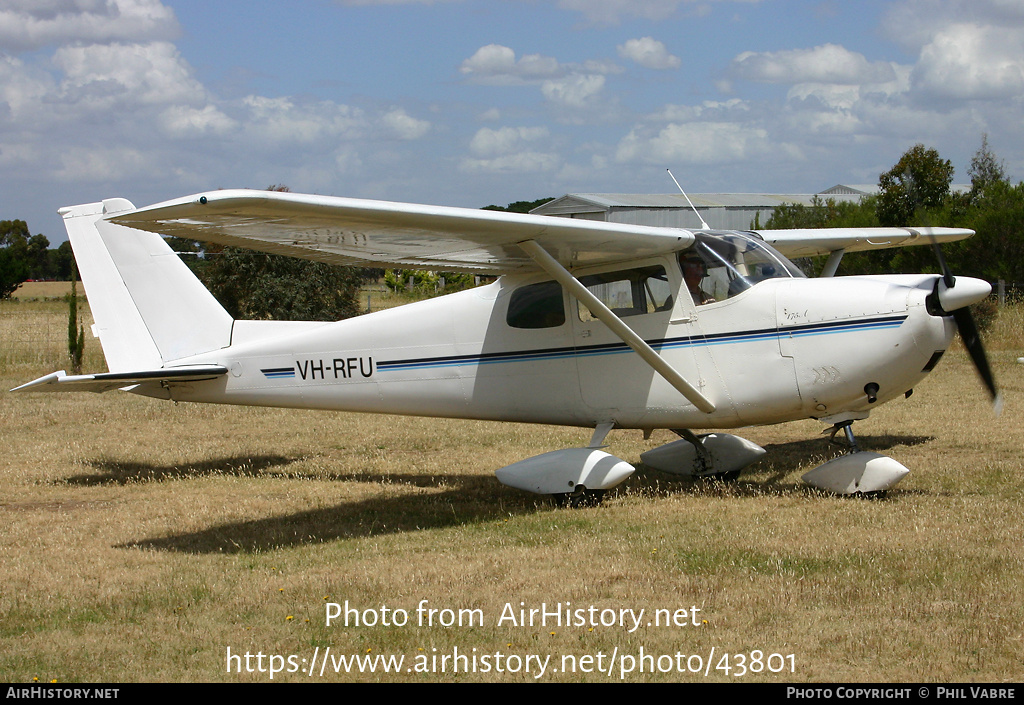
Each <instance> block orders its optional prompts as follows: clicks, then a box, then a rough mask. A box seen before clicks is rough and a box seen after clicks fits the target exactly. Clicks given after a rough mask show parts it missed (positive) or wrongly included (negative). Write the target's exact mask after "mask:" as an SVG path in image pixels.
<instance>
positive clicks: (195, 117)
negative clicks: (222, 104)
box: [159, 105, 238, 139]
mask: <svg viewBox="0 0 1024 705" xmlns="http://www.w3.org/2000/svg"><path fill="white" fill-rule="evenodd" d="M159 122H160V125H161V127H162V128H163V131H164V133H165V134H167V135H169V136H171V137H175V138H181V139H188V138H192V137H198V136H200V135H207V134H212V135H223V134H227V133H229V132H232V131H233V130H235V129H236V128H237V127H238V122H237V121H236V120H232V119H231V118H229V117H228V116H227V115H225V114H224V113H222V112H221V111H220V110H218V109H217V108H215V107H214V106H212V105H207V106H205V107H203V108H199V109H196V108H190V107H188V106H185V105H172V106H171V107H169V108H167V109H166V110H165V111H163V113H162V114H161V115H160V118H159Z"/></svg>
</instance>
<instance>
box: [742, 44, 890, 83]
mask: <svg viewBox="0 0 1024 705" xmlns="http://www.w3.org/2000/svg"><path fill="white" fill-rule="evenodd" d="M731 72H732V73H733V74H734V75H736V76H738V77H739V78H744V79H747V80H750V81H757V82H760V83H838V84H846V85H859V84H864V83H884V82H886V81H891V80H893V79H894V78H895V73H894V72H893V68H892V66H891V65H890V64H889V63H887V62H885V61H868V60H867V59H866V58H865V57H864V55H863V54H858V53H856V52H852V51H849V50H848V49H845V48H843V47H841V46H838V45H836V44H824V45H822V46H818V47H814V48H813V49H793V50H788V51H777V52H760V53H755V52H751V51H748V52H744V53H742V54H740V55H738V56H737V57H736V58H735V59H733V60H732V65H731Z"/></svg>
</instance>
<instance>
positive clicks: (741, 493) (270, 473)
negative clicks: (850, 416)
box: [68, 435, 933, 554]
mask: <svg viewBox="0 0 1024 705" xmlns="http://www.w3.org/2000/svg"><path fill="white" fill-rule="evenodd" d="M932 438H933V437H931V436H912V435H879V436H868V435H865V436H862V437H861V438H860V439H858V440H859V442H860V444H861V446H862V448H865V449H871V450H885V449H889V448H893V447H896V446H913V445H919V444H922V443H926V442H928V441H930V440H932ZM766 448H767V450H768V451H769V454H768V456H767V457H769V458H772V462H771V463H770V465H768V466H767V467H765V468H764V469H760V468H759V467H758V466H754V467H753V468H751V470H749V471H748V472H747V473H746V474H744V475H743V476H741V478H740V480H739V481H738V482H733V483H721V482H712V481H707V480H700V481H696V482H695V481H691V480H688V479H685V478H678V477H673V476H671V475H668V474H666V473H662V472H658V471H656V470H651V469H647V468H644V467H643V466H642V465H641V466H639V468H638V472H637V473H636V474H635V475H634V477H633V478H632V479H631V480H630V482H628V483H626V484H625V485H623V487H622V488H620V489H617V490H615V491H614V492H613V493H612V496H615V495H617V494H627V493H628V494H643V495H645V496H655V497H660V496H664V497H669V496H677V495H692V496H718V495H727V496H731V497H740V498H745V497H749V498H755V497H762V498H763V497H765V496H789V495H801V494H814V493H817V492H819V491H818V490H815V489H812V488H808V487H806V486H804V485H802V484H801V483H800V482H799V478H798V477H792V474H793V473H794V472H797V471H799V470H800V469H801V467H804V466H805V465H806V462H807V458H808V457H812V456H814V455H828V456H833V455H837V454H839V453H840V452H842V451H841V449H840V448H839V447H838V446H835V445H832V444H829V443H828V441H827V440H825V439H820V438H819V439H811V440H801V441H793V442H789V443H779V444H774V445H769V446H767V447H766ZM297 460H299V458H287V457H284V456H273V455H270V456H255V457H241V456H240V457H231V458H223V459H219V460H209V461H204V462H200V463H187V464H181V465H178V466H159V465H151V464H146V463H135V462H132V463H124V462H120V461H115V460H100V461H94V462H92V463H91V464H92V465H93V466H94V467H97V468H99V469H101V470H102V471H103V472H104V474H102V475H100V474H97V475H84V476H78V477H75V478H70V479H69V480H68V482H71V483H75V484H108V483H109V484H130V483H132V482H147V481H159V480H166V479H175V478H182V479H187V478H189V477H200V476H209V475H217V474H224V475H238V476H251V477H257V476H258V477H279V478H281V479H290V480H294V479H300V480H319V481H329V482H360V483H374V484H380V485H383V486H385V488H387V487H393V488H394V487H402V486H406V487H415V488H422V489H429V488H444V489H442V491H440V492H427V493H419V492H412V493H408V492H401V493H399V494H394V493H393V492H389V491H385V492H383V493H382V495H383V496H378V497H371V498H367V499H363V500H359V501H356V502H348V503H343V504H339V505H335V506H331V507H324V508H319V509H310V510H307V511H301V512H295V513H292V514H286V515H281V516H274V517H267V518H264V519H253V520H250V521H241V522H231V523H226V524H221V525H218V526H213V527H210V528H208V529H204V530H202V531H195V532H188V533H182V534H175V535H172V536H166V537H161V538H153V539H142V540H139V541H133V542H129V543H125V544H121V545H119V546H118V548H143V549H150V550H158V551H170V552H180V553H195V554H207V553H228V554H233V553H258V552H266V551H272V550H275V549H280V548H288V547H292V546H302V545H313V544H318V543H328V542H331V541H336V540H339V539H351V538H367V537H371V536H382V535H390V534H401V533H407V532H413V531H423V530H427V529H438V528H447V527H451V526H460V525H465V524H483V523H487V522H499V521H503V520H504V519H506V518H507V517H508V516H509V515H513V516H519V515H527V514H533V513H535V512H538V511H550V510H552V509H553V508H554V506H555V505H554V504H552V503H551V502H550V501H547V500H543V499H540V500H539V499H537V498H535V497H531V496H529V495H523V494H522V493H519V492H515V491H513V490H509V489H506V488H505V487H504V486H502V485H500V484H497V483H496V482H495V481H494V479H493V478H492V477H489V476H485V475H480V476H474V475H446V474H426V473H424V474H411V475H382V474H380V473H360V472H356V473H351V472H338V473H336V474H330V473H327V474H324V473H302V472H288V471H284V472H281V471H278V470H277V468H283V467H286V466H288V465H290V464H291V463H293V462H296V461H297ZM495 500H497V501H495Z"/></svg>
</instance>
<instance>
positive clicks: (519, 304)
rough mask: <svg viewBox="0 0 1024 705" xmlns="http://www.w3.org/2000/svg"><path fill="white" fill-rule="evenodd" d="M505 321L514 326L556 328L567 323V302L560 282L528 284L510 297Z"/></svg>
mask: <svg viewBox="0 0 1024 705" xmlns="http://www.w3.org/2000/svg"><path fill="white" fill-rule="evenodd" d="M505 322H506V323H508V325H509V326H511V327H512V328H556V327H558V326H560V325H562V324H563V323H565V302H564V300H563V297H562V286H561V285H560V284H559V283H558V282H540V283H539V284H527V285H526V286H521V287H519V288H518V289H516V290H515V291H513V292H512V296H510V297H509V302H508V313H507V314H506V315H505Z"/></svg>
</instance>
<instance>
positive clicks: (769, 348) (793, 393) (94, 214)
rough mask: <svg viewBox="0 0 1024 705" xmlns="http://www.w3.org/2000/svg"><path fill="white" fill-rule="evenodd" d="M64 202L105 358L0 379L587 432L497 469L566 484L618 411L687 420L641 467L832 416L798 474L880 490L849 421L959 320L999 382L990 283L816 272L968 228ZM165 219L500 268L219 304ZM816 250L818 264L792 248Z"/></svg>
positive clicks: (271, 248) (225, 197)
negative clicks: (425, 289) (742, 227)
mask: <svg viewBox="0 0 1024 705" xmlns="http://www.w3.org/2000/svg"><path fill="white" fill-rule="evenodd" d="M61 213H62V214H63V216H64V219H65V223H66V226H67V230H68V235H69V238H70V240H71V244H72V247H73V248H74V252H75V257H76V259H77V262H78V267H79V271H80V272H81V274H82V280H83V282H84V284H85V289H86V293H87V295H88V298H89V304H90V306H91V309H92V313H93V316H94V318H95V321H96V322H95V325H94V327H93V332H94V334H95V335H97V336H98V337H99V339H100V342H101V344H102V347H103V352H104V355H105V357H106V360H107V365H108V368H109V371H108V372H105V373H98V374H89V375H76V376H69V375H66V374H65V373H64V372H63V371H60V372H55V373H53V374H50V375H47V376H45V377H41V378H40V379H37V380H35V381H33V382H29V383H28V384H25V385H22V386H20V387H18V388H17V389H16V390H14V391H22V390H31V391H65V390H70V391H93V392H103V391H108V390H111V389H123V390H126V391H129V392H132V393H134V394H142V395H146V396H151V397H158V398H162V399H172V400H174V401H190V402H208V403H222V404H247V405H258V406H277V407H295V408H316V409H335V410H344V411H358V412H379V413H389V414H410V415H420V416H439V417H453V418H467V419H490V420H497V421H517V422H529V423H541V424H561V425H568V426H579V427H587V428H592V429H594V432H593V436H592V438H591V440H590V442H589V443H588V444H587V445H586V446H585V447H581V448H570V449H562V450H556V451H553V452H550V453H545V454H543V455H539V456H536V457H533V458H529V459H526V460H523V461H520V462H517V463H514V464H512V465H509V466H507V467H504V468H501V469H499V470H498V471H497V476H498V479H499V480H500V481H501V482H503V483H505V484H506V485H510V486H513V487H517V488H520V489H523V490H528V491H531V492H536V493H540V494H550V495H556V496H557V497H559V498H561V499H568V500H570V502H571V503H573V504H575V503H577V502H579V501H582V500H588V499H593V498H595V497H598V498H599V497H600V495H601V494H602V493H603V492H604V491H605V490H607V489H608V488H611V487H614V486H615V485H617V484H618V483H620V482H622V481H623V480H624V479H626V477H628V476H629V475H630V474H631V473H632V472H633V470H634V468H633V466H632V465H631V464H629V463H627V462H626V461H624V460H622V459H620V458H616V457H615V456H613V455H610V454H609V453H607V452H605V451H603V450H601V448H603V447H604V446H603V443H604V440H605V438H606V436H607V435H608V433H609V432H610V431H611V429H612V428H624V429H642V430H643V431H644V433H645V434H647V435H649V434H650V433H651V431H652V430H653V429H656V428H667V429H672V430H673V431H675V432H676V433H677V434H678V435H680V436H681V439H680V440H677V441H675V442H673V443H669V444H668V445H665V446H661V447H660V448H656V449H653V450H651V451H648V452H646V453H644V454H643V455H641V460H642V461H643V462H644V464H645V465H647V466H649V467H653V468H656V469H659V470H663V471H666V472H669V473H674V474H677V475H683V476H697V477H701V476H713V477H719V478H733V477H735V476H736V475H738V474H739V472H740V470H741V469H742V468H743V467H745V466H747V465H748V464H750V463H752V462H754V461H755V460H756V459H757V458H758V457H760V455H761V454H763V453H764V450H763V449H762V448H760V447H759V446H757V445H756V444H754V443H751V442H750V441H747V440H745V439H742V438H739V437H737V436H734V435H730V434H725V433H719V432H716V433H710V434H705V435H701V436H698V435H696V434H695V433H694V432H693V430H692V429H729V428H736V427H741V426H748V425H757V424H775V423H782V422H786V421H793V420H797V419H805V418H808V417H811V418H815V419H819V420H821V421H823V422H824V423H826V424H830V425H833V426H834V430H833V435H835V433H837V432H838V431H839V430H843V431H844V433H845V435H846V438H847V440H848V442H849V446H850V451H851V452H849V453H847V454H846V455H843V456H840V457H838V458H835V459H833V460H831V461H829V462H827V463H825V464H824V465H822V466H820V467H818V468H816V469H815V470H812V471H811V472H809V473H807V474H806V475H805V476H804V480H805V481H807V482H809V483H810V484H812V485H815V486H817V487H820V488H824V489H828V490H831V491H835V492H840V493H857V492H862V493H870V492H881V491H884V490H887V489H888V488H889V487H892V486H893V485H894V484H895V483H896V482H898V481H899V480H900V479H901V478H902V477H903V476H904V475H905V474H906V473H907V472H908V471H907V469H906V468H905V467H903V466H902V465H900V464H899V463H898V462H896V461H895V460H893V459H891V458H887V457H885V456H881V455H879V454H877V453H870V452H864V451H858V449H857V446H856V442H855V439H854V436H853V433H852V431H851V424H852V423H853V421H855V420H858V419H864V418H866V417H867V416H868V414H869V412H870V411H871V410H872V409H873V408H874V407H875V406H877V405H879V404H881V403H883V402H886V401H889V400H891V399H894V398H896V397H899V396H904V395H907V396H909V394H910V392H911V390H912V389H913V387H914V386H915V385H916V384H917V383H918V382H920V381H921V380H922V379H923V378H924V377H925V376H926V375H927V374H928V372H930V371H931V370H932V368H934V367H935V365H936V363H937V362H938V361H939V358H940V357H941V356H942V354H943V352H944V351H945V350H946V348H947V347H948V346H949V344H950V341H951V340H952V337H953V335H954V331H955V329H956V328H957V327H959V328H960V329H961V333H962V335H963V337H964V339H965V340H966V341H967V342H968V347H969V350H970V351H971V354H972V356H973V357H974V359H975V362H976V364H977V366H978V369H979V372H980V373H981V375H982V377H983V380H984V381H985V384H986V386H987V387H988V389H989V391H990V393H991V394H992V396H993V398H995V397H996V390H995V384H994V382H993V380H992V374H991V372H990V371H989V369H988V365H987V363H986V362H985V356H984V351H983V350H982V349H981V346H980V342H979V341H978V339H977V333H976V330H975V329H974V324H973V322H972V321H971V319H970V313H968V309H967V308H966V307H967V306H968V305H969V304H971V303H973V302H976V301H979V300H981V299H983V298H985V297H986V296H987V295H988V294H989V293H990V291H991V287H990V286H989V284H987V283H986V282H983V281H980V280H977V279H970V278H964V277H961V278H957V279H955V280H954V279H953V277H952V276H951V275H949V273H948V271H947V272H946V275H945V276H940V275H934V274H917V275H893V276H857V277H834V276H832V275H834V274H835V272H836V269H837V267H838V265H839V260H840V259H841V257H842V255H843V253H844V252H848V251H856V250H865V249H872V248H884V247H897V246H902V245H913V244H926V243H927V242H928V241H929V239H931V240H933V241H935V242H938V241H953V240H959V239H962V238H966V237H969V236H971V235H972V234H973V232H972V231H970V230H963V229H953V228H875V229H839V230H837V229H833V230H775V231H762V232H736V231H711V230H682V229H676V228H656V227H645V226H639V225H623V224H618V223H606V222H594V221H585V220H573V219H568V218H557V217H544V216H533V215H518V214H511V213H502V212H494V211H483V210H470V209H462V208H448V207H437V206H423V205H411V204H402V203H389V202H381V201H367V200H355V199H347V198H333V197H325V196H308V195H300V194H293V193H279V192H268V191H247V190H224V191H211V192H208V193H205V194H200V195H195V196H188V197H186V198H181V199H177V200H173V201H167V202H165V203H160V204H157V205H154V206H149V207H147V208H138V209H137V208H135V207H134V206H133V205H132V204H131V203H130V202H129V201H127V200H124V199H110V200H106V201H103V202H101V203H91V204H87V205H79V206H72V207H68V208H63V209H61ZM161 235H175V236H180V237H184V238H188V239H190V240H200V241H203V242H210V243H218V244H222V245H233V246H241V247H247V248H250V249H256V250H262V251H265V252H271V253H278V254H285V255H292V256H296V257H304V258H308V259H313V260H318V261H323V262H329V263H332V264H341V265H363V266H374V267H381V266H395V267H401V268H415V267H419V268H427V269H432V270H438V271H468V272H476V273H480V274H493V275H500V276H499V278H498V279H497V281H495V282H494V283H492V284H488V285H485V286H481V287H477V288H475V289H471V290H467V291H462V292H459V293H455V294H451V295H448V296H443V297H439V298H435V299H429V300H426V301H421V302H418V303H413V304H408V305H406V306H401V307H399V308H395V309H390V310H385V311H380V312H377V313H372V314H369V315H364V316H359V317H356V318H351V319H347V320H343V321H338V322H335V323H321V322H312V323H311V322H287V321H242V320H233V319H232V318H231V316H230V315H228V313H227V312H226V311H225V310H224V309H223V308H222V307H221V306H220V304H218V303H217V301H216V300H215V299H214V298H213V296H212V295H211V294H210V293H209V291H207V290H206V288H205V287H203V286H202V284H201V283H200V282H199V280H197V279H196V278H195V276H193V274H192V273H191V271H190V270H189V269H188V267H186V266H185V265H184V264H183V263H182V262H181V261H180V260H179V258H178V256H177V255H176V254H175V253H174V252H172V251H171V249H170V248H169V247H168V246H167V244H166V243H165V242H164V240H163V238H162V237H161ZM935 248H936V250H937V251H938V249H939V247H938V244H936V245H935ZM823 254H831V256H830V258H829V260H828V262H827V264H826V266H825V270H824V273H823V276H821V277H819V278H813V279H811V278H807V277H805V276H804V274H803V273H802V272H801V271H800V270H799V269H798V268H797V267H796V266H794V265H793V264H792V263H791V262H790V261H789V260H788V259H787V257H786V256H787V255H788V256H799V257H803V256H812V255H823ZM940 258H941V253H940ZM942 266H943V269H945V264H944V263H943V265H942Z"/></svg>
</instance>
